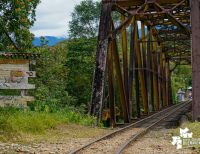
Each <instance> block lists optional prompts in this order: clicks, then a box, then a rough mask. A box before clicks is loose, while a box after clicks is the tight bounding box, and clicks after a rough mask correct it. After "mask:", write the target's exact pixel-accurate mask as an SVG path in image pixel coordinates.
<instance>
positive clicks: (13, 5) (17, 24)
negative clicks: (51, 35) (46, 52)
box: [0, 0, 40, 51]
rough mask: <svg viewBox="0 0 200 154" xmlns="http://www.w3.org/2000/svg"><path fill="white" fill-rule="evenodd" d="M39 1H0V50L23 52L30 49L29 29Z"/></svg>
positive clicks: (30, 36) (31, 37)
mask: <svg viewBox="0 0 200 154" xmlns="http://www.w3.org/2000/svg"><path fill="white" fill-rule="evenodd" d="M39 2H40V0H4V1H0V26H1V29H0V50H3V51H10V50H18V51H24V50H27V49H29V48H31V47H32V40H33V34H31V33H30V31H29V29H30V27H31V26H32V25H33V23H34V21H35V9H36V7H37V5H38V4H39Z"/></svg>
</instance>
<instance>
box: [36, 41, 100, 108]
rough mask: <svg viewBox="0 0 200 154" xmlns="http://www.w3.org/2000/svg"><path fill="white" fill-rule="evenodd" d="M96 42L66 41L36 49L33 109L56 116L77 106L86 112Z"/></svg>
mask: <svg viewBox="0 0 200 154" xmlns="http://www.w3.org/2000/svg"><path fill="white" fill-rule="evenodd" d="M95 44H96V39H78V40H71V41H65V42H63V43H60V44H58V45H57V46H55V47H46V46H44V47H42V48H38V49H37V53H40V58H39V59H38V60H37V66H36V72H37V80H35V79H34V82H35V84H36V90H35V91H34V93H33V95H34V96H35V98H36V101H35V105H34V104H33V107H32V108H33V109H35V110H39V111H45V110H48V111H50V112H55V111H57V110H59V109H61V108H64V107H66V106H72V107H75V106H78V109H79V111H83V112H85V111H86V110H85V109H87V106H88V102H89V101H90V96H91V91H92V90H91V89H92V88H91V86H92V77H93V70H94V59H95V58H94V57H95V49H96V46H95Z"/></svg>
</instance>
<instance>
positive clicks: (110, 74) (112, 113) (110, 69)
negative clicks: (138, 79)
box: [108, 41, 116, 127]
mask: <svg viewBox="0 0 200 154" xmlns="http://www.w3.org/2000/svg"><path fill="white" fill-rule="evenodd" d="M112 43H113V42H111V41H110V43H109V52H108V84H109V103H110V104H109V108H110V125H111V127H115V125H116V115H115V97H114V83H113V54H112V51H113V50H112V46H113V44H112Z"/></svg>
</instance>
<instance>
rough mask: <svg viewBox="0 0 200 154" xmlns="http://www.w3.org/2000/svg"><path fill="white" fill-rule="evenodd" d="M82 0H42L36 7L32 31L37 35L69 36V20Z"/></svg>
mask: <svg viewBox="0 0 200 154" xmlns="http://www.w3.org/2000/svg"><path fill="white" fill-rule="evenodd" d="M80 1H81V0H41V3H40V4H39V5H38V7H37V9H36V22H35V24H34V26H33V27H32V28H31V32H32V33H33V34H35V36H36V37H39V36H56V37H67V32H68V22H69V21H70V20H71V13H72V12H73V9H74V6H75V5H76V4H79V3H80Z"/></svg>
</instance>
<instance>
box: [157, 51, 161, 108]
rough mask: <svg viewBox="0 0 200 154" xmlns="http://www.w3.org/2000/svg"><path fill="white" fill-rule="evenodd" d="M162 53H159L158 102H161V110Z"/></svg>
mask: <svg viewBox="0 0 200 154" xmlns="http://www.w3.org/2000/svg"><path fill="white" fill-rule="evenodd" d="M160 55H161V54H160V52H158V55H157V56H158V100H159V108H161V102H162V92H161V83H162V79H161V66H160V64H161V58H160Z"/></svg>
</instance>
